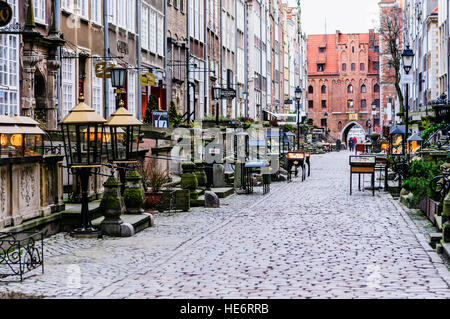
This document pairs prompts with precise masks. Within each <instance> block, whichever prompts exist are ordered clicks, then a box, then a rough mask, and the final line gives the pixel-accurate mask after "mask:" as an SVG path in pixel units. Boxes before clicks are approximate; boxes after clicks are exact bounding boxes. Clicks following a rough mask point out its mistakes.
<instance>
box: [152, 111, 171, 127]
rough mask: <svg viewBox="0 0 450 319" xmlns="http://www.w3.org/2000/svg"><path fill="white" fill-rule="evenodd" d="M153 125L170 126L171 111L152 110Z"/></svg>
mask: <svg viewBox="0 0 450 319" xmlns="http://www.w3.org/2000/svg"><path fill="white" fill-rule="evenodd" d="M152 122H153V127H166V128H167V127H169V113H168V112H167V111H153V112H152Z"/></svg>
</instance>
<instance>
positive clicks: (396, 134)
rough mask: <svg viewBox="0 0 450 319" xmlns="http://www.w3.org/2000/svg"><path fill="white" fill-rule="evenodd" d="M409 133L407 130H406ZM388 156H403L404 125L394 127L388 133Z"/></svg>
mask: <svg viewBox="0 0 450 319" xmlns="http://www.w3.org/2000/svg"><path fill="white" fill-rule="evenodd" d="M408 131H409V130H408ZM389 136H390V137H389V154H390V155H391V156H404V155H405V154H406V152H405V148H404V145H405V144H406V143H405V136H406V129H405V125H394V126H393V127H392V128H391V131H390V132H389Z"/></svg>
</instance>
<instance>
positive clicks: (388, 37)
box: [380, 5, 404, 119]
mask: <svg viewBox="0 0 450 319" xmlns="http://www.w3.org/2000/svg"><path fill="white" fill-rule="evenodd" d="M402 29H403V23H402V9H401V8H399V6H398V5H395V6H393V7H390V8H386V10H385V11H383V13H382V16H381V19H380V37H381V41H383V50H385V51H384V52H383V53H385V54H388V55H389V56H390V58H389V59H388V60H387V62H386V64H390V65H391V66H392V71H389V68H387V67H386V66H385V65H384V66H383V69H384V70H388V71H387V72H385V74H382V76H384V79H385V80H386V81H388V82H391V83H394V85H395V89H396V91H397V95H398V100H399V103H400V112H401V113H404V106H403V93H402V89H401V86H400V80H401V60H402V51H401V49H402V48H401V43H402V34H403V32H402V31H403V30H402ZM403 119H404V116H403Z"/></svg>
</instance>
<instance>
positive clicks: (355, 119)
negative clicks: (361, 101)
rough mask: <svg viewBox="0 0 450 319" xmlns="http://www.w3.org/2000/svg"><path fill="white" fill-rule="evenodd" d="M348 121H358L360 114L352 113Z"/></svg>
mask: <svg viewBox="0 0 450 319" xmlns="http://www.w3.org/2000/svg"><path fill="white" fill-rule="evenodd" d="M348 119H349V120H350V121H357V120H358V113H351V114H349V115H348Z"/></svg>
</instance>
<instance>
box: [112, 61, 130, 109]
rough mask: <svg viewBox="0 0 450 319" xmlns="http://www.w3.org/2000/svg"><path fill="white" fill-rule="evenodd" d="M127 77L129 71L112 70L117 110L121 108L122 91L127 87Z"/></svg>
mask: <svg viewBox="0 0 450 319" xmlns="http://www.w3.org/2000/svg"><path fill="white" fill-rule="evenodd" d="M126 76H127V69H125V68H112V69H111V86H112V87H114V88H116V93H117V97H116V108H119V104H120V100H121V94H122V89H123V88H124V87H125V78H126Z"/></svg>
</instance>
